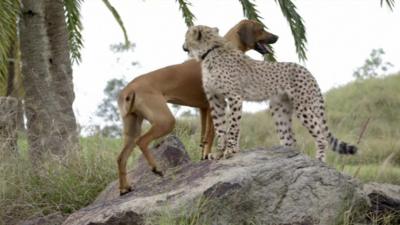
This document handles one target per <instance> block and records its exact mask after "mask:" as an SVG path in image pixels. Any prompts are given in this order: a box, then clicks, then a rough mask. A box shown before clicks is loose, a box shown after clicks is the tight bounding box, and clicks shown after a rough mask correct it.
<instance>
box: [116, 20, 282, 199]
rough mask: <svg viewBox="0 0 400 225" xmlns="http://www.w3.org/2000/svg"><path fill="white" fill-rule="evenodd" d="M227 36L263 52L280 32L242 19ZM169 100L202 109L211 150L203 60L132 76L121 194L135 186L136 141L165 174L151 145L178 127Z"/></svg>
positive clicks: (122, 100) (125, 97) (122, 103)
mask: <svg viewBox="0 0 400 225" xmlns="http://www.w3.org/2000/svg"><path fill="white" fill-rule="evenodd" d="M225 38H226V39H227V40H229V41H230V42H231V43H232V44H234V45H235V46H237V47H238V48H239V49H240V50H242V51H243V52H246V51H248V50H250V49H254V50H256V51H258V52H259V53H261V54H266V53H268V52H269V49H268V47H267V46H266V45H267V44H272V43H275V42H276V41H277V39H278V37H277V36H276V35H274V34H271V33H269V32H267V31H265V30H264V28H263V25H262V24H260V23H258V22H255V21H252V20H242V21H241V22H239V23H238V24H237V25H236V26H234V27H233V28H232V29H231V30H230V31H229V32H228V33H227V34H226V35H225ZM167 102H169V103H174V104H179V105H185V106H191V107H196V108H199V109H200V115H201V141H202V144H203V150H202V155H203V158H204V156H207V155H208V153H210V151H211V146H212V142H213V140H214V127H213V125H212V119H211V115H210V109H209V105H208V102H207V99H206V96H205V94H204V91H203V87H202V82H201V68H200V63H199V62H196V61H195V60H188V61H186V62H184V63H182V64H177V65H172V66H168V67H164V68H162V69H159V70H155V71H153V72H150V73H147V74H144V75H141V76H139V77H137V78H135V79H134V80H132V81H131V82H130V83H129V84H128V85H127V86H126V87H125V88H124V89H123V90H122V91H121V93H120V95H119V98H118V107H119V110H120V113H121V116H122V120H123V135H124V147H123V149H122V151H121V153H120V155H119V157H118V170H119V185H120V186H119V188H120V194H121V195H123V194H126V193H128V192H130V191H131V190H132V189H131V187H130V186H129V184H128V181H127V178H126V173H127V172H126V162H127V159H128V157H129V155H130V154H131V152H132V150H133V148H134V146H135V144H137V145H138V146H139V148H140V150H141V151H142V153H143V155H144V157H145V158H146V160H147V161H148V163H149V164H150V167H151V169H152V171H153V172H154V173H155V174H157V175H160V176H163V174H162V172H161V171H160V170H159V169H158V168H157V164H156V162H155V160H154V158H153V156H152V154H151V153H150V151H149V149H148V146H149V143H150V142H151V141H153V140H154V139H157V138H160V137H162V136H164V135H166V134H168V133H170V132H171V131H172V129H173V128H174V124H175V118H174V117H173V115H172V113H171V112H170V110H169V108H168V106H167ZM143 119H146V120H148V121H149V122H150V124H151V128H150V129H149V131H147V132H146V133H145V134H144V135H142V136H140V135H141V126H142V121H143Z"/></svg>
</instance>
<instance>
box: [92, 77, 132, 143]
mask: <svg viewBox="0 0 400 225" xmlns="http://www.w3.org/2000/svg"><path fill="white" fill-rule="evenodd" d="M126 84H127V82H126V81H125V80H124V79H115V78H114V79H111V80H109V81H108V82H107V85H106V87H105V88H104V95H105V98H104V99H103V101H102V102H101V104H100V105H99V107H98V109H97V111H96V116H98V117H101V118H103V120H104V122H105V123H106V125H105V126H104V127H103V128H101V133H102V135H104V136H105V137H120V136H121V127H122V125H121V123H120V120H121V119H120V115H119V111H118V106H117V99H118V94H119V92H120V91H121V90H122V89H123V88H124V87H125V86H126Z"/></svg>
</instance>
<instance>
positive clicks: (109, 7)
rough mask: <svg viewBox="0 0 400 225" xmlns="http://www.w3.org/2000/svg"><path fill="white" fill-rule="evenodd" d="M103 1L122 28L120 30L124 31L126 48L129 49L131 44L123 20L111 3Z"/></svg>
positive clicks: (106, 0)
mask: <svg viewBox="0 0 400 225" xmlns="http://www.w3.org/2000/svg"><path fill="white" fill-rule="evenodd" d="M103 3H104V4H105V5H106V7H107V8H108V9H109V10H110V12H111V14H112V15H113V16H114V19H115V20H116V21H117V23H118V25H119V26H120V28H121V29H122V32H123V33H124V39H125V46H126V48H127V49H129V48H130V46H131V42H130V41H129V38H128V33H127V32H126V29H125V26H124V22H123V21H122V19H121V16H120V15H119V13H118V11H117V10H116V9H115V8H114V6H112V5H111V3H110V2H109V1H108V0H103Z"/></svg>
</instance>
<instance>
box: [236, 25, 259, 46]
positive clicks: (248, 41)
mask: <svg viewBox="0 0 400 225" xmlns="http://www.w3.org/2000/svg"><path fill="white" fill-rule="evenodd" d="M238 35H239V37H240V40H241V41H242V43H243V44H245V45H246V46H248V47H249V46H253V44H254V42H255V38H254V32H253V27H252V26H251V25H250V24H249V23H245V24H244V25H243V26H241V27H240V28H239V30H238Z"/></svg>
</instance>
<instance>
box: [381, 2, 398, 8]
mask: <svg viewBox="0 0 400 225" xmlns="http://www.w3.org/2000/svg"><path fill="white" fill-rule="evenodd" d="M385 3H386V5H387V6H388V7H389V9H390V10H393V8H394V3H395V0H385ZM382 6H383V0H381V7H382Z"/></svg>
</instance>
